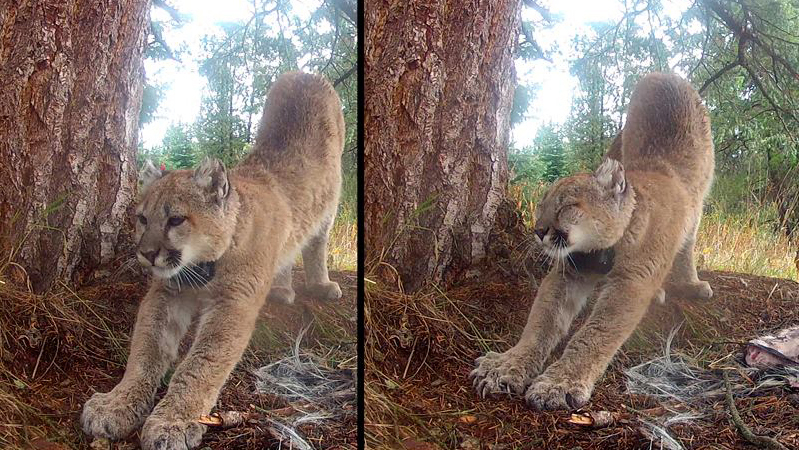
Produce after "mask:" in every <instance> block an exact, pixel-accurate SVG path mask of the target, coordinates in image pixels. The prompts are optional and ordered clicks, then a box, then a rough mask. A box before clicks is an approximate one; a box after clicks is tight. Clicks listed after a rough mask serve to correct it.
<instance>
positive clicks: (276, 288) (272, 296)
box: [266, 264, 294, 305]
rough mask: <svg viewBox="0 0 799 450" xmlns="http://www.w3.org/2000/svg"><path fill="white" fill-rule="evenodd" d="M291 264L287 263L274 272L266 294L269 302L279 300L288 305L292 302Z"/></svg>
mask: <svg viewBox="0 0 799 450" xmlns="http://www.w3.org/2000/svg"><path fill="white" fill-rule="evenodd" d="M292 267H293V264H288V265H286V267H284V268H282V269H280V270H279V271H278V272H277V273H276V274H275V279H274V281H272V289H270V290H269V294H268V295H267V296H266V298H267V300H269V301H270V302H279V303H285V304H287V305H290V304H292V303H294V288H292V287H291V269H292Z"/></svg>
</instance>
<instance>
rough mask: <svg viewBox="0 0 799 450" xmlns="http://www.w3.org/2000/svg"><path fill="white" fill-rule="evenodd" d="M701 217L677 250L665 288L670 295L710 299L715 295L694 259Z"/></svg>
mask: <svg viewBox="0 0 799 450" xmlns="http://www.w3.org/2000/svg"><path fill="white" fill-rule="evenodd" d="M699 219H700V218H699V217H698V216H697V218H696V221H695V223H694V226H693V227H692V230H691V231H690V232H689V234H688V236H687V237H686V238H685V242H684V243H683V246H682V248H680V250H679V251H678V252H677V256H676V257H675V258H674V262H673V263H672V266H671V273H670V274H669V277H668V279H667V280H666V283H665V284H664V289H665V291H666V294H668V295H669V296H676V297H684V298H693V299H709V298H710V297H712V296H713V289H711V288H710V284H709V283H708V282H707V281H701V280H700V279H699V276H698V275H697V273H696V262H695V261H694V246H695V245H696V233H697V231H698V230H699Z"/></svg>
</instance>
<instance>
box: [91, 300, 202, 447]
mask: <svg viewBox="0 0 799 450" xmlns="http://www.w3.org/2000/svg"><path fill="white" fill-rule="evenodd" d="M195 312H196V310H195V304H194V303H193V302H191V301H188V300H184V299H180V298H174V297H172V296H170V295H169V294H168V293H166V292H164V291H160V290H159V289H158V288H153V289H151V290H150V292H148V293H147V295H146V296H145V298H144V300H142V303H141V306H139V312H138V314H137V316H136V325H135V327H134V329H133V336H132V338H131V345H130V356H129V357H128V364H127V366H126V367H125V375H124V376H123V377H122V381H120V382H119V384H117V385H116V387H114V389H112V390H111V392H107V393H99V392H98V393H96V394H94V395H92V397H91V398H90V399H89V400H88V401H87V402H86V404H85V405H84V406H83V412H82V413H81V416H80V422H81V426H82V427H83V431H84V432H86V433H87V434H90V435H92V436H94V437H105V438H110V439H120V438H123V437H125V436H127V435H128V434H130V433H131V432H132V431H133V430H135V429H136V428H138V427H139V426H140V425H141V424H142V422H143V421H144V417H145V416H146V415H147V413H148V412H150V409H152V407H153V398H154V395H155V391H156V389H157V388H158V385H159V383H160V382H161V377H162V376H163V375H164V373H165V372H166V370H167V369H168V368H169V367H170V365H171V364H172V363H173V362H174V361H175V358H176V357H177V353H178V345H179V344H180V340H181V339H182V338H183V335H184V334H185V333H186V329H187V328H188V326H189V324H190V323H191V319H192V317H193V314H194V313H195Z"/></svg>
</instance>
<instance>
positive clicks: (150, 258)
mask: <svg viewBox="0 0 799 450" xmlns="http://www.w3.org/2000/svg"><path fill="white" fill-rule="evenodd" d="M139 253H141V255H142V256H144V259H146V260H147V261H150V264H152V265H155V258H156V257H158V249H157V250H151V251H147V252H143V251H140V252H139Z"/></svg>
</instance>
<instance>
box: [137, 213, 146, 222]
mask: <svg viewBox="0 0 799 450" xmlns="http://www.w3.org/2000/svg"><path fill="white" fill-rule="evenodd" d="M136 217H137V218H138V219H139V223H140V224H142V225H147V218H146V217H144V216H143V215H141V214H137V215H136Z"/></svg>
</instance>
